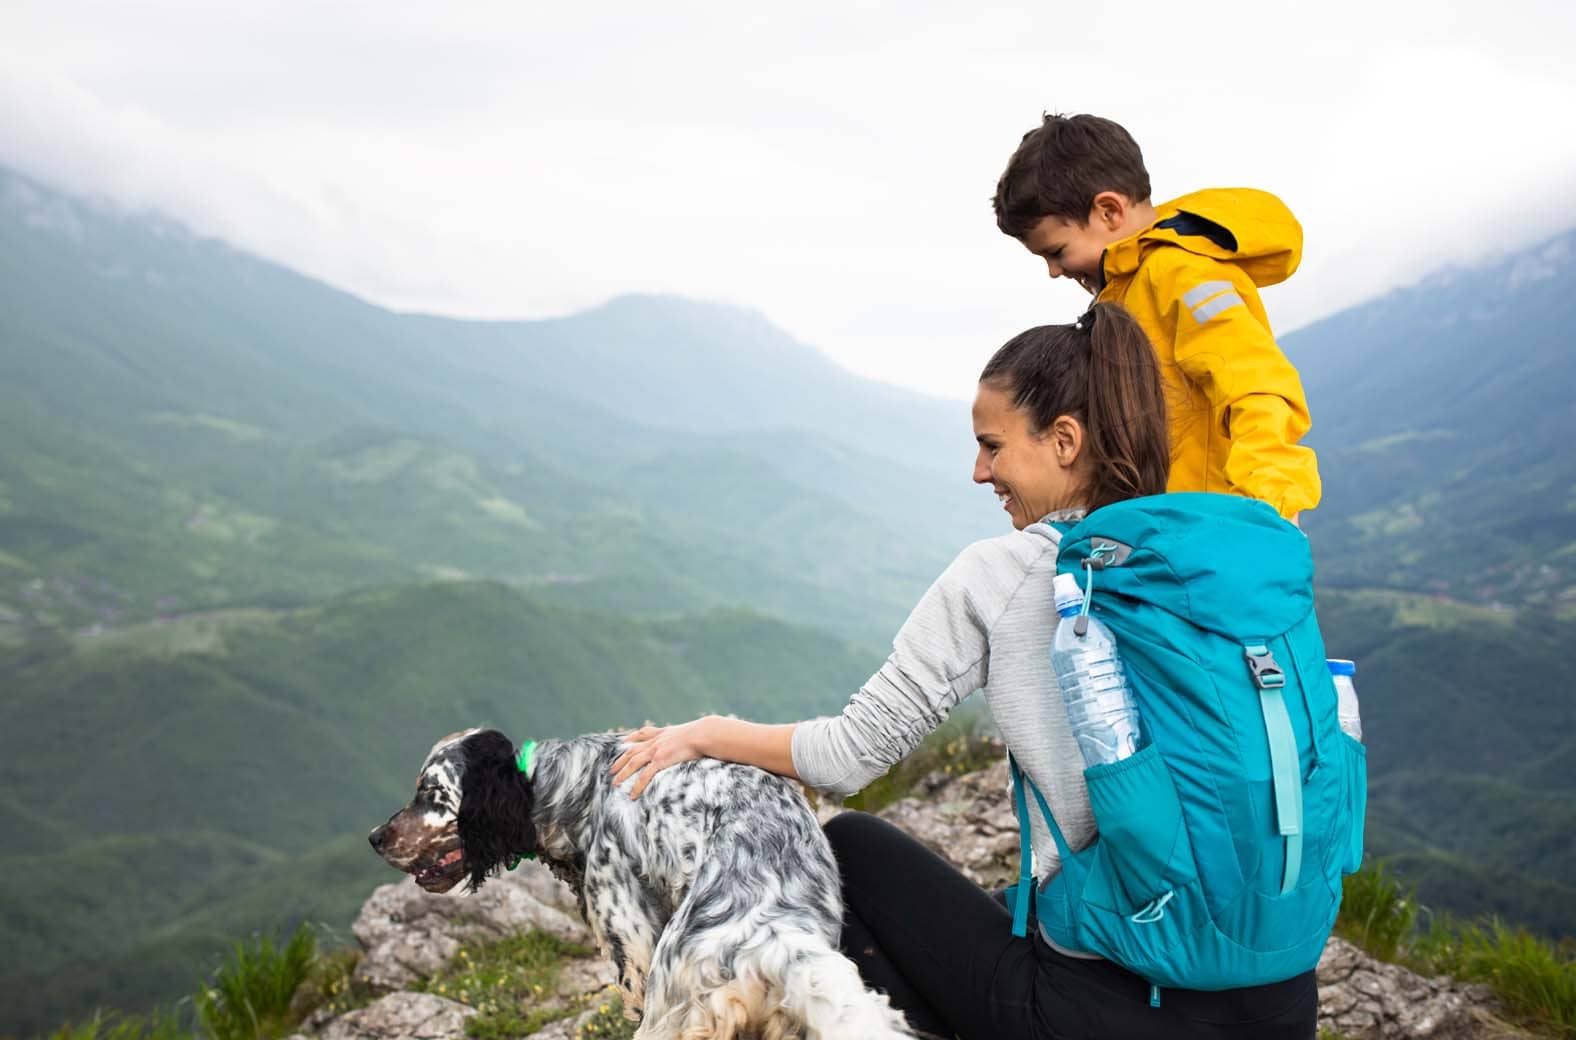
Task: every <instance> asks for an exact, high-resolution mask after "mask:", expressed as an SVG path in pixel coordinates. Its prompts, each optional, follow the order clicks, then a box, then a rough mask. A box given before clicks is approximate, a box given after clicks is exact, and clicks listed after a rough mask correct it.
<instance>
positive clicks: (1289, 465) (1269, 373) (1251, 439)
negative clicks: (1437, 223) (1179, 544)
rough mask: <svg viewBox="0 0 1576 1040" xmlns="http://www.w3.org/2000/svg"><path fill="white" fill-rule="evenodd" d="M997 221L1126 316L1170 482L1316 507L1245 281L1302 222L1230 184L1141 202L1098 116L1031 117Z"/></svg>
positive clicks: (1259, 277) (1276, 271) (1299, 420)
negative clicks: (1155, 409) (1155, 367)
mask: <svg viewBox="0 0 1576 1040" xmlns="http://www.w3.org/2000/svg"><path fill="white" fill-rule="evenodd" d="M995 204H996V224H997V226H998V227H1000V228H1001V230H1002V231H1003V232H1005V233H1007V234H1009V235H1011V236H1012V237H1014V238H1016V239H1018V241H1020V242H1022V243H1023V244H1024V246H1025V247H1026V248H1027V249H1028V250H1029V252H1031V253H1033V254H1034V255H1035V256H1038V257H1040V258H1041V259H1043V260H1044V261H1045V265H1046V267H1047V268H1048V269H1049V271H1050V274H1051V277H1052V278H1071V279H1073V280H1074V281H1076V282H1077V283H1078V284H1079V285H1082V286H1083V287H1084V288H1085V289H1087V290H1089V292H1090V293H1092V294H1094V295H1095V297H1096V299H1097V300H1098V301H1100V302H1114V303H1119V304H1121V305H1122V306H1123V307H1125V308H1127V310H1128V311H1130V312H1132V314H1133V316H1134V317H1135V318H1137V319H1138V322H1139V324H1140V325H1142V326H1143V328H1144V331H1145V332H1147V333H1148V334H1149V339H1150V341H1151V342H1152V343H1153V344H1154V347H1155V351H1156V353H1158V354H1159V356H1160V363H1161V371H1162V373H1163V375H1164V377H1165V382H1166V395H1167V408H1168V410H1169V413H1170V417H1169V423H1170V427H1171V446H1172V464H1171V481H1170V485H1169V490H1171V491H1226V492H1232V493H1235V494H1239V495H1246V496H1248V497H1251V498H1257V499H1261V500H1263V501H1265V502H1268V503H1269V504H1270V505H1272V506H1274V507H1275V508H1276V509H1277V510H1278V511H1279V512H1280V514H1281V515H1282V516H1285V517H1287V518H1289V519H1292V520H1295V519H1296V518H1297V515H1298V514H1299V513H1301V512H1302V511H1303V510H1305V509H1312V508H1313V507H1314V506H1316V505H1318V504H1319V471H1318V467H1317V463H1316V462H1315V459H1314V455H1313V450H1312V449H1311V448H1307V447H1303V446H1302V445H1300V444H1298V443H1297V442H1298V441H1299V440H1300V439H1301V438H1302V435H1303V434H1304V433H1306V432H1307V431H1308V405H1307V402H1306V401H1305V400H1304V398H1303V392H1302V381H1301V380H1300V379H1298V377H1297V370H1296V369H1295V368H1293V367H1292V365H1291V362H1290V361H1288V360H1286V356H1285V355H1284V354H1282V353H1281V350H1280V348H1279V347H1278V346H1276V345H1275V336H1274V334H1273V333H1272V332H1271V331H1270V325H1269V320H1268V318H1266V317H1265V314H1264V305H1263V304H1262V303H1260V302H1259V294H1258V291H1257V286H1261V285H1274V284H1275V283H1277V282H1281V281H1284V280H1285V279H1287V278H1289V277H1290V276H1291V274H1292V272H1293V271H1295V270H1296V269H1297V262H1298V260H1299V259H1300V257H1301V254H1302V228H1301V226H1299V225H1298V223H1297V220H1296V218H1294V217H1293V216H1292V215H1291V212H1290V211H1289V210H1288V209H1287V208H1286V207H1285V205H1284V204H1282V203H1281V201H1280V200H1279V199H1277V198H1275V197H1274V196H1273V195H1269V194H1267V193H1265V192H1261V191H1253V190H1251V189H1245V188H1225V189H1216V190H1210V191H1201V192H1196V193H1194V194H1192V195H1185V196H1183V197H1182V198H1179V199H1174V200H1172V201H1171V202H1167V203H1165V204H1163V205H1161V206H1155V205H1153V204H1151V203H1150V201H1149V172H1148V171H1147V170H1145V169H1144V159H1143V155H1142V154H1141V153H1140V152H1139V150H1138V145H1137V144H1136V143H1134V141H1133V139H1132V137H1131V136H1130V135H1129V134H1128V133H1127V131H1126V130H1124V129H1122V127H1120V126H1118V125H1117V124H1116V123H1113V122H1111V121H1110V120H1109V119H1101V118H1099V117H1098V116H1089V115H1077V116H1046V117H1045V119H1044V122H1043V123H1042V124H1041V125H1040V127H1039V128H1038V129H1035V130H1033V131H1031V132H1029V133H1028V134H1026V135H1025V136H1024V138H1023V142H1022V143H1021V144H1020V145H1019V146H1018V150H1017V151H1016V152H1014V153H1013V155H1012V158H1011V159H1010V160H1008V162H1007V169H1006V171H1005V172H1003V173H1002V175H1001V180H1000V181H999V182H998V183H997V185H996V200H995Z"/></svg>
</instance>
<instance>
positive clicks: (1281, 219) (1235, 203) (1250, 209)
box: [1105, 188, 1302, 287]
mask: <svg viewBox="0 0 1576 1040" xmlns="http://www.w3.org/2000/svg"><path fill="white" fill-rule="evenodd" d="M1164 246H1174V247H1178V248H1181V249H1185V250H1187V251H1188V252H1190V253H1197V254H1198V255H1199V256H1207V257H1210V258H1211V259H1214V260H1225V261H1229V262H1231V263H1233V264H1235V265H1237V266H1238V267H1240V268H1242V270H1243V272H1244V273H1246V274H1247V276H1248V277H1249V278H1251V279H1253V283H1254V284H1255V285H1258V286H1261V287H1262V286H1266V285H1275V284H1276V283H1278V282H1284V281H1285V280H1286V279H1288V278H1290V277H1291V276H1292V274H1293V272H1295V271H1296V270H1297V265H1298V263H1299V262H1301V260H1302V225H1301V224H1299V223H1297V218H1296V217H1294V216H1292V214H1291V210H1289V209H1287V208H1286V204H1285V203H1284V202H1282V201H1281V200H1280V199H1278V198H1276V197H1275V196H1274V195H1271V194H1270V193H1269V192H1267V191H1258V190H1256V189H1254V188H1210V189H1207V190H1205V191H1196V192H1194V193H1193V194H1191V195H1183V196H1182V197H1181V198H1176V199H1172V200H1171V201H1170V202H1166V203H1163V204H1161V205H1159V206H1156V207H1155V222H1154V223H1153V224H1151V225H1150V226H1149V227H1147V228H1145V229H1144V230H1142V231H1140V232H1139V233H1138V234H1136V235H1131V236H1129V237H1127V238H1124V239H1122V240H1121V241H1118V242H1113V243H1111V244H1110V245H1109V246H1107V247H1106V250H1105V275H1106V279H1107V280H1110V279H1112V278H1115V277H1119V276H1122V275H1130V274H1132V273H1133V272H1134V271H1136V270H1138V265H1139V264H1140V263H1142V262H1143V259H1144V257H1145V256H1147V255H1148V254H1149V253H1150V251H1152V250H1154V249H1159V248H1161V247H1164Z"/></svg>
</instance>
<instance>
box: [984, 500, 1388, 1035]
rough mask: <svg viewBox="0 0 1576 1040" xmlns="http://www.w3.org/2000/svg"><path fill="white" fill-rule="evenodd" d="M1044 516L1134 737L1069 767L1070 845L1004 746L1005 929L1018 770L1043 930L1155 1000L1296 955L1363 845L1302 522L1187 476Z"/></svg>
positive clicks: (1020, 889) (1271, 977)
mask: <svg viewBox="0 0 1576 1040" xmlns="http://www.w3.org/2000/svg"><path fill="white" fill-rule="evenodd" d="M1052 526H1054V527H1056V528H1057V529H1058V530H1059V531H1060V532H1061V533H1062V539H1061V546H1060V550H1059V554H1058V562H1057V569H1058V570H1059V571H1061V572H1062V573H1071V574H1075V575H1077V577H1078V580H1079V584H1081V585H1082V586H1083V587H1084V589H1085V598H1084V610H1085V611H1087V612H1092V613H1093V614H1094V616H1096V617H1098V618H1100V619H1101V620H1102V621H1104V622H1105V623H1106V624H1107V625H1108V626H1110V629H1111V631H1112V633H1113V634H1114V635H1115V636H1116V642H1117V650H1118V653H1119V654H1120V656H1121V659H1122V664H1123V667H1124V669H1125V670H1126V673H1127V678H1128V682H1129V685H1130V687H1131V689H1132V692H1133V696H1134V699H1135V700H1136V702H1137V704H1138V711H1139V715H1140V719H1141V725H1142V727H1143V732H1144V734H1145V737H1146V740H1147V743H1146V744H1145V746H1144V747H1142V748H1141V749H1140V750H1139V751H1138V752H1137V753H1136V754H1134V755H1132V756H1131V757H1129V758H1126V759H1123V760H1122V761H1119V762H1115V763H1111V764H1108V765H1098V766H1094V767H1093V768H1090V769H1088V770H1086V771H1085V772H1084V778H1085V780H1086V781H1087V782H1088V787H1089V801H1090V804H1091V806H1092V807H1093V809H1094V817H1095V823H1096V825H1097V827H1098V829H1099V836H1098V837H1097V838H1096V839H1095V841H1094V843H1093V844H1092V845H1090V846H1089V847H1088V848H1085V849H1081V850H1078V851H1074V850H1072V849H1071V848H1069V847H1068V844H1067V839H1066V838H1065V837H1063V835H1062V832H1061V828H1059V827H1058V826H1057V825H1056V820H1055V818H1054V817H1053V816H1052V815H1051V811H1050V807H1049V806H1048V805H1046V802H1045V798H1044V797H1043V796H1042V795H1041V794H1040V792H1039V790H1038V789H1037V788H1035V786H1034V783H1033V781H1031V780H1029V778H1028V777H1027V776H1025V775H1024V774H1023V773H1022V771H1021V770H1019V768H1018V764H1017V762H1016V761H1014V762H1013V763H1012V774H1013V797H1014V802H1015V807H1016V809H1017V813H1018V825H1019V830H1020V833H1021V851H1022V864H1021V871H1020V880H1019V883H1018V885H1017V886H1015V888H1014V889H1013V890H1012V891H1011V893H1010V895H1009V901H1010V902H1011V904H1012V907H1013V934H1015V935H1019V936H1022V935H1025V934H1026V933H1027V924H1028V920H1027V919H1028V909H1029V901H1028V899H1025V898H1019V896H1020V895H1021V894H1024V893H1029V892H1033V891H1035V889H1034V887H1033V885H1034V882H1033V879H1032V878H1031V877H1030V876H1029V875H1030V855H1029V815H1028V813H1029V810H1028V806H1027V801H1028V799H1027V797H1026V796H1025V788H1027V789H1028V792H1029V793H1030V794H1032V796H1033V800H1034V801H1035V802H1036V803H1037V805H1038V809H1039V812H1040V813H1041V814H1043V816H1044V819H1045V823H1046V825H1047V826H1048V828H1049V829H1050V832H1051V835H1052V837H1053V838H1054V839H1055V841H1056V848H1057V851H1058V852H1060V854H1061V861H1062V869H1061V872H1060V873H1059V874H1058V875H1057V876H1056V877H1054V878H1052V879H1051V880H1050V881H1049V882H1048V883H1047V884H1046V885H1045V886H1044V888H1042V889H1040V890H1039V891H1038V894H1037V898H1036V900H1035V911H1036V914H1037V915H1038V918H1039V922H1040V925H1041V926H1042V927H1043V928H1044V929H1045V932H1046V934H1047V935H1049V937H1050V938H1051V939H1052V940H1053V941H1055V942H1056V943H1057V945H1059V946H1061V947H1064V948H1067V949H1073V950H1083V951H1087V952H1090V953H1097V954H1100V955H1102V956H1104V957H1106V958H1108V959H1110V960H1113V961H1115V962H1117V963H1118V964H1121V965H1123V966H1124V967H1126V968H1128V969H1129V970H1131V971H1134V972H1136V973H1137V974H1139V975H1140V976H1142V977H1143V978H1145V979H1146V980H1148V982H1149V983H1150V986H1151V990H1150V993H1151V1003H1154V1004H1156V1005H1158V1004H1159V1000H1160V987H1162V986H1167V987H1178V988H1186V989H1204V990H1220V989H1234V988H1236V987H1239V986H1254V985H1261V984H1264V983H1270V982H1278V981H1281V980H1283V979H1288V978H1291V977H1292V976H1294V975H1297V974H1300V973H1302V972H1305V971H1308V970H1309V969H1311V968H1313V967H1314V966H1315V965H1316V964H1317V963H1318V961H1319V955H1320V953H1322V952H1323V950H1324V944H1325V940H1326V939H1327V938H1328V937H1329V934H1330V929H1331V927H1332V926H1333V925H1334V923H1335V914H1336V911H1337V909H1339V907H1340V901H1341V877H1342V875H1343V874H1348V873H1351V872H1352V871H1354V870H1356V869H1357V867H1358V866H1359V864H1360V863H1361V860H1362V850H1363V815H1364V808H1365V801H1366V793H1365V792H1366V785H1367V764H1366V759H1365V752H1364V749H1363V746H1362V744H1360V743H1358V742H1357V741H1355V740H1353V739H1351V738H1350V737H1348V736H1346V735H1345V734H1344V733H1342V732H1341V729H1340V726H1339V724H1338V722H1337V719H1336V694H1335V686H1334V683H1333V682H1332V681H1331V679H1330V673H1329V670H1328V668H1327V667H1326V665H1325V656H1324V641H1323V639H1322V638H1321V637H1320V635H1319V626H1318V622H1317V620H1316V619H1315V618H1314V612H1313V558H1312V556H1311V554H1310V553H1309V549H1308V540H1307V538H1306V537H1304V536H1303V534H1302V532H1301V531H1299V530H1298V529H1297V528H1296V527H1294V526H1293V525H1291V524H1289V523H1287V522H1286V521H1285V520H1283V519H1281V518H1280V516H1279V515H1277V514H1276V512H1275V511H1274V510H1273V509H1272V508H1270V507H1269V506H1268V505H1265V504H1264V503H1262V502H1256V501H1253V500H1251V499H1247V498H1240V497H1237V496H1234V495H1216V494H1195V493H1181V494H1167V495H1157V496H1154V497H1150V498H1138V499H1130V500H1128V501H1125V502H1118V503H1116V504H1114V505H1110V506H1106V507H1105V508H1103V509H1098V510H1096V511H1094V512H1093V513H1090V514H1089V515H1088V516H1087V517H1085V518H1084V519H1083V520H1082V521H1081V522H1079V523H1077V524H1074V525H1068V524H1054V525H1052Z"/></svg>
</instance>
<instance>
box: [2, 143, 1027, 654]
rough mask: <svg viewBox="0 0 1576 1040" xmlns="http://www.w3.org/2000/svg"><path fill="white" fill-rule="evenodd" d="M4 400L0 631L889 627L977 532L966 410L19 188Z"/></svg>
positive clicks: (730, 331) (664, 325)
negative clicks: (536, 315) (304, 261)
mask: <svg viewBox="0 0 1576 1040" xmlns="http://www.w3.org/2000/svg"><path fill="white" fill-rule="evenodd" d="M0 405H3V406H4V407H3V408H0V435H3V436H4V437H5V438H6V440H7V443H8V444H10V445H11V448H10V449H9V450H8V451H7V452H6V453H5V455H4V456H3V457H0V552H3V553H4V554H5V555H3V556H0V611H4V612H6V613H0V623H3V621H4V619H5V618H6V617H7V616H12V615H15V616H18V617H21V618H23V619H31V620H30V621H29V622H28V623H35V622H39V621H40V620H42V621H43V622H46V623H47V622H49V621H50V619H54V620H55V621H57V622H60V621H63V622H65V623H68V624H72V625H75V626H83V625H89V624H116V623H121V622H122V621H125V620H143V619H147V618H149V617H152V616H155V615H157V614H159V613H170V612H181V611H185V610H202V609H211V608H213V607H218V606H224V605H228V604H232V603H236V602H240V603H260V604H285V603H301V602H311V601H313V600H314V599H317V598H320V597H321V596H323V595H326V594H333V593H336V592H339V591H344V590H345V589H349V588H356V587H364V586H367V585H371V584H377V583H380V582H385V581H391V580H408V579H421V578H426V577H431V576H434V575H469V576H474V577H495V578H502V579H504V580H512V581H519V582H522V583H526V584H542V585H547V586H549V587H550V591H551V592H552V593H553V594H555V595H558V596H561V597H563V598H564V599H566V600H567V601H571V602H578V603H584V604H588V605H608V604H609V602H610V600H609V597H610V596H611V597H615V598H618V597H621V596H623V594H622V593H618V592H615V591H613V590H614V589H620V588H621V589H627V590H628V593H627V597H626V598H622V599H620V608H621V609H624V608H627V607H628V606H630V605H632V604H633V605H638V609H644V610H650V611H661V610H664V609H665V610H667V611H669V612H676V611H684V610H692V609H705V608H707V607H712V606H719V605H723V604H725V603H737V602H750V601H751V599H752V597H758V602H759V605H760V606H762V607H763V608H766V609H770V610H772V611H774V612H777V613H780V614H783V615H785V616H789V617H792V618H794V619H796V620H799V621H805V622H811V623H819V622H821V621H826V622H827V623H831V624H834V625H838V626H846V625H849V624H852V625H856V626H860V628H861V635H862V637H867V638H873V639H874V638H885V637H886V636H887V635H890V632H891V631H892V630H893V629H895V627H896V624H897V622H898V621H900V620H901V618H902V616H903V614H904V612H905V611H906V609H907V607H908V606H909V605H911V603H912V601H913V599H914V598H915V597H916V596H917V594H918V592H919V591H920V590H922V589H923V588H924V585H925V583H927V582H928V581H929V579H930V578H932V577H934V575H935V573H937V572H938V571H939V569H940V567H941V566H943V565H944V564H945V562H946V561H947V560H948V559H949V558H950V556H951V554H952V553H954V552H956V550H957V549H958V548H960V547H961V546H962V545H963V544H965V543H966V542H968V541H970V540H973V539H974V538H977V537H981V536H984V535H987V534H992V533H995V532H996V531H997V530H999V519H998V518H997V516H996V515H995V503H994V502H993V500H992V499H991V496H990V495H989V494H988V493H986V492H983V491H980V490H979V489H976V488H973V487H971V486H970V484H969V481H968V469H969V460H970V458H971V456H972V447H971V445H972V436H971V434H970V431H969V427H968V417H967V409H966V407H964V406H963V405H961V404H960V403H957V402H941V401H935V400H931V399H928V398H924V397H921V396H919V395H916V394H912V393H908V392H906V391H900V390H896V389H894V388H891V387H886V386H882V385H881V384H876V383H873V382H871V381H869V380H865V379H862V378H860V377H857V376H854V375H852V374H850V373H847V372H845V371H843V370H841V369H839V368H837V367H836V366H835V365H833V364H832V363H831V362H830V361H828V360H827V359H826V358H824V357H823V356H822V355H820V354H819V353H817V352H815V351H814V350H812V349H811V348H809V347H806V346H804V345H802V344H799V343H797V342H795V341H793V340H792V339H791V338H789V337H787V336H786V335H784V334H783V333H781V332H780V331H778V330H776V329H775V328H773V327H772V326H771V325H770V324H769V323H767V322H766V321H765V320H764V319H763V318H761V317H760V315H758V314H756V313H754V312H750V311H746V310H743V309H740V308H736V307H728V306H721V305H713V304H700V303H694V302H691V301H683V300H673V299H664V298H649V297H627V298H622V299H619V300H615V301H613V302H611V303H609V304H607V305H605V306H603V307H600V308H597V309H595V310H593V311H590V312H587V313H586V314H583V315H576V316H573V317H570V318H563V319H554V320H551V321H543V322H461V321H453V320H449V319H440V318H432V317H424V316H409V315H399V314H394V313H392V312H388V311H384V310H381V309H379V308H376V307H373V306H371V305H368V304H366V303H363V302H361V301H359V300H356V299H355V298H353V297H350V296H348V295H346V294H344V293H340V292H337V291H335V290H332V289H329V288H328V287H326V286H322V285H320V284H318V283H315V282H312V281H310V280H309V279H305V278H302V277H301V276H299V275H296V274H294V273H293V272H290V271H287V270H285V269H283V268H280V267H277V266H276V265H273V264H269V263H266V262H264V261H260V260H257V259H255V258H252V257H249V256H247V255H245V254H242V253H238V252H236V251H234V250H232V249H230V248H229V247H227V246H225V245H223V244H222V243H216V242H210V241H204V240H200V239H197V238H194V237H193V236H191V235H189V234H187V233H185V232H183V231H181V230H180V229H178V228H174V227H171V226H169V225H167V224H166V223H164V222H161V221H158V220H144V219H142V218H134V217H128V216H126V215H124V214H118V213H115V212H113V211H100V210H99V209H97V208H95V207H92V206H90V205H87V204H84V203H79V202H76V201H74V200H71V199H68V198H65V197H63V196H60V195H58V194H55V193H51V192H49V191H48V190H47V189H44V188H42V187H41V186H38V185H36V184H34V183H32V182H30V181H27V180H26V179H24V178H21V177H19V176H18V175H15V174H0ZM948 460H954V461H952V462H950V463H949V462H948ZM659 472H660V473H663V474H665V476H664V477H663V478H662V480H661V481H660V482H654V481H653V479H652V474H655V473H659ZM768 488H770V490H768ZM834 516H835V520H833V519H832V518H833V517H834ZM899 517H901V518H902V522H903V526H904V533H903V536H902V537H900V538H890V537H889V536H888V535H887V533H886V528H887V527H888V526H889V525H890V524H891V523H893V521H894V520H895V519H897V518H899ZM621 541H627V542H629V543H630V544H629V545H627V546H620V545H619V544H618V543H619V542H621ZM877 547H881V552H880V553H879V554H877V553H875V552H873V551H872V550H874V549H876V548H877ZM615 561H616V562H615ZM183 572H184V573H183ZM698 572H704V573H707V574H708V575H709V577H708V580H707V581H705V582H702V583H700V584H699V585H697V584H696V582H695V581H694V580H693V579H692V577H691V575H693V574H694V573H698ZM730 576H731V577H730ZM62 582H65V583H67V585H69V586H70V587H63V586H62V585H61V583H62ZM719 582H722V583H723V584H724V585H725V586H726V587H728V588H729V589H730V591H729V592H728V593H727V594H726V595H721V596H719V595H717V594H716V592H715V591H713V589H714V587H715V586H717V585H718V583H719ZM828 582H832V583H833V586H835V587H833V586H829V585H828V584H827V583H828ZM89 583H96V585H97V586H101V587H102V588H101V591H100V594H98V595H88V594H84V593H83V591H82V589H83V587H84V586H85V585H87V584H89ZM642 590H646V591H642ZM664 590H665V591H664ZM666 598H671V602H670V603H664V602H662V600H664V599H666ZM160 604H163V606H160Z"/></svg>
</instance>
